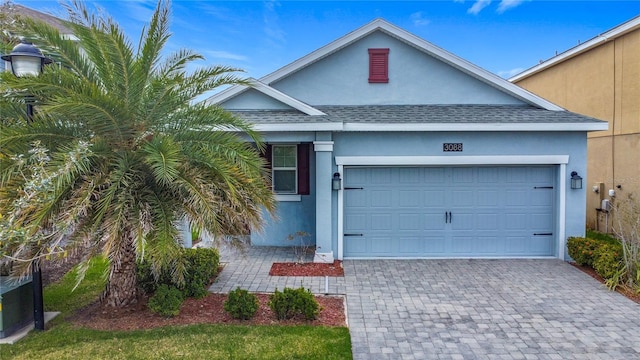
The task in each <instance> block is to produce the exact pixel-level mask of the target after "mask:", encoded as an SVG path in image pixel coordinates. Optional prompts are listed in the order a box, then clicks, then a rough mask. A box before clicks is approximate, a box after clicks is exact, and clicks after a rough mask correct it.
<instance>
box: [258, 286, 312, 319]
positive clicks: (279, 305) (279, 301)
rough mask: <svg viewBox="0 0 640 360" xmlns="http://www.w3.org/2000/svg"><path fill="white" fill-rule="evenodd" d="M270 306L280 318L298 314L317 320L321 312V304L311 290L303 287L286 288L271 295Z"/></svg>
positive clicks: (289, 317)
mask: <svg viewBox="0 0 640 360" xmlns="http://www.w3.org/2000/svg"><path fill="white" fill-rule="evenodd" d="M269 307H270V308H271V310H272V311H273V312H274V313H275V315H276V318H277V319H278V320H285V319H291V318H293V317H294V316H296V315H297V314H300V315H302V316H304V318H305V319H307V320H315V319H316V318H317V317H318V313H319V312H320V306H319V305H318V302H317V301H316V299H315V297H314V296H313V294H312V293H311V291H310V290H307V289H305V288H303V287H300V288H298V289H291V288H284V290H283V291H282V292H280V291H278V289H277V288H276V291H275V292H274V293H273V294H272V295H270V296H269Z"/></svg>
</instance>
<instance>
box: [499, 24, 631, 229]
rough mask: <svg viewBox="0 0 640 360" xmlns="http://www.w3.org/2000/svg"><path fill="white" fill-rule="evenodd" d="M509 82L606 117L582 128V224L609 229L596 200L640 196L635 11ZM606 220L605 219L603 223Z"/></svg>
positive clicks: (571, 108)
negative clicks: (602, 125)
mask: <svg viewBox="0 0 640 360" xmlns="http://www.w3.org/2000/svg"><path fill="white" fill-rule="evenodd" d="M509 81H511V82H513V83H515V84H517V85H519V86H521V87H523V88H525V89H526V90H529V91H531V92H533V93H535V94H537V95H540V96H542V97H543V98H545V99H547V100H549V101H551V102H553V103H555V104H558V105H560V106H562V107H564V108H566V109H567V110H569V111H572V112H576V113H580V114H583V115H587V116H591V117H594V118H597V119H602V120H606V121H607V122H608V123H609V129H608V130H607V131H595V132H590V133H588V140H587V144H588V146H587V149H588V150H587V157H588V161H587V176H586V179H585V180H584V181H583V183H584V186H585V187H586V188H587V190H588V191H587V222H586V223H587V227H589V228H592V229H596V230H600V231H605V230H607V231H609V232H610V231H611V220H612V219H611V217H612V214H607V213H605V212H603V211H601V210H597V209H601V208H602V200H605V199H606V200H612V201H615V200H616V199H625V198H628V196H630V195H632V194H635V196H640V16H638V17H635V18H633V19H631V20H629V21H627V22H625V23H623V24H621V25H619V26H617V27H615V28H613V29H611V30H609V31H607V32H605V33H603V34H601V35H598V36H596V37H594V38H593V39H591V40H589V41H587V42H585V43H582V44H580V45H578V46H576V47H574V48H571V49H569V50H567V51H565V52H563V53H561V54H558V55H557V56H555V57H553V58H551V59H549V60H547V61H544V62H541V63H540V64H539V65H537V66H534V67H532V68H530V69H528V70H526V71H524V72H522V73H520V74H518V75H516V76H514V77H512V78H511V79H509ZM607 220H608V223H607Z"/></svg>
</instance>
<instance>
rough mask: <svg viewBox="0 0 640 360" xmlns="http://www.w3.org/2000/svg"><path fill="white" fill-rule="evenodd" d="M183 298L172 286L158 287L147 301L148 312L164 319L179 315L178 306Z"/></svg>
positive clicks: (163, 285)
mask: <svg viewBox="0 0 640 360" xmlns="http://www.w3.org/2000/svg"><path fill="white" fill-rule="evenodd" d="M183 301H184V297H183V296H182V291H180V290H179V289H177V288H176V287H174V286H168V285H165V284H162V285H160V286H158V289H157V290H156V293H155V294H154V295H153V296H152V297H151V298H150V299H149V303H148V305H147V306H149V310H151V311H153V312H154V313H157V314H160V315H162V316H164V317H173V316H176V315H178V314H180V306H182V302H183Z"/></svg>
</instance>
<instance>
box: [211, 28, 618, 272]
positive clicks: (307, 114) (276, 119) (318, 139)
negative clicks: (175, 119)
mask: <svg viewBox="0 0 640 360" xmlns="http://www.w3.org/2000/svg"><path fill="white" fill-rule="evenodd" d="M252 81H253V86H252V87H244V86H236V87H232V88H229V89H226V90H225V91H223V92H221V93H219V94H216V95H214V96H213V97H211V98H209V99H208V100H207V103H209V104H219V105H221V106H222V107H224V108H226V109H228V110H230V111H232V112H234V113H236V114H237V115H239V116H240V117H242V118H244V119H245V120H247V121H249V122H251V123H253V124H255V128H256V129H257V130H259V131H260V132H261V133H262V134H263V135H264V139H265V141H266V142H267V143H268V148H267V151H266V154H265V156H266V157H267V159H268V160H269V162H270V164H271V168H272V175H273V189H274V192H275V194H276V198H277V200H278V201H279V205H278V218H279V219H277V220H270V222H269V223H268V224H267V225H266V227H265V229H264V231H262V232H260V233H252V234H251V243H252V245H254V246H260V245H269V246H290V245H292V243H291V241H289V240H287V236H288V235H290V234H294V233H296V232H298V231H305V232H307V233H309V234H311V235H312V237H313V240H314V241H315V244H316V253H315V261H323V262H331V261H333V260H334V259H345V258H432V257H433V258H437V257H439V258H521V257H522V258H537V257H557V258H560V259H565V258H567V255H566V250H565V242H566V238H567V237H568V236H579V235H583V234H584V231H585V220H584V219H585V191H586V190H585V189H584V188H582V189H573V188H572V186H571V173H572V172H576V174H575V175H577V176H582V177H584V176H585V173H586V155H587V152H586V146H587V143H586V141H587V132H588V131H595V130H605V129H606V128H607V124H606V123H605V122H602V121H599V120H596V119H592V118H588V117H585V116H581V115H578V114H574V113H571V112H568V111H565V110H564V109H562V108H560V107H558V106H556V105H554V104H552V103H550V102H548V101H546V100H544V99H542V98H540V97H538V96H535V95H533V94H531V93H529V92H527V91H525V90H523V89H522V88H520V87H518V86H516V85H514V84H512V83H509V82H508V81H506V80H504V79H502V78H500V77H498V76H496V75H494V74H492V73H489V72H487V71H485V70H483V69H481V68H479V67H478V66H475V65H473V64H471V63H469V62H467V61H465V60H463V59H461V58H459V57H457V56H455V55H453V54H451V53H448V52H447V51H445V50H443V49H440V48H438V47H436V46H434V45H433V44H431V43H429V42H427V41H425V40H423V39H421V38H419V37H416V36H415V35H412V34H410V33H408V32H406V31H405V30H402V29H400V28H398V27H396V26H394V25H392V24H390V23H388V22H386V21H384V20H382V19H377V20H374V21H373V22H371V23H369V24H367V25H365V26H363V27H361V28H359V29H357V30H355V31H353V32H351V33H349V34H347V35H345V36H343V37H341V38H339V39H338V40H336V41H334V42H332V43H330V44H328V45H326V46H324V47H322V48H320V49H318V50H316V51H314V52H312V53H310V54H308V55H306V56H304V57H302V58H300V59H298V60H296V61H294V62H293V63H291V64H289V65H286V66H285V67H283V68H281V69H279V70H276V71H275V72H273V73H271V74H269V75H267V76H265V77H263V78H261V79H259V80H252Z"/></svg>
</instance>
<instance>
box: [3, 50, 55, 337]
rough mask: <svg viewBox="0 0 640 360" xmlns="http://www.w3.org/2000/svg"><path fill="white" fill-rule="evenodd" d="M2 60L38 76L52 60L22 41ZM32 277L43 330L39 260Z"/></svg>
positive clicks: (36, 320)
mask: <svg viewBox="0 0 640 360" xmlns="http://www.w3.org/2000/svg"><path fill="white" fill-rule="evenodd" d="M1 58H2V60H5V61H8V62H10V63H11V71H12V72H13V74H14V75H15V76H17V77H24V76H38V75H40V73H41V72H42V70H43V68H44V66H45V65H47V64H51V63H52V62H53V60H51V59H50V58H48V57H45V56H44V55H42V52H41V51H40V49H38V48H37V47H36V46H35V45H33V44H31V43H27V42H22V43H20V44H18V45H16V46H15V47H14V48H13V50H12V51H11V53H10V54H9V55H3V56H2V57H1ZM26 103H27V121H29V122H31V121H32V120H33V104H32V103H31V101H29V99H28V98H27V99H26ZM31 269H32V270H31V274H32V277H33V280H32V284H33V325H34V328H35V329H36V330H44V301H43V296H42V270H41V269H40V261H39V260H36V261H35V262H34V263H33V266H32V267H31Z"/></svg>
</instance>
